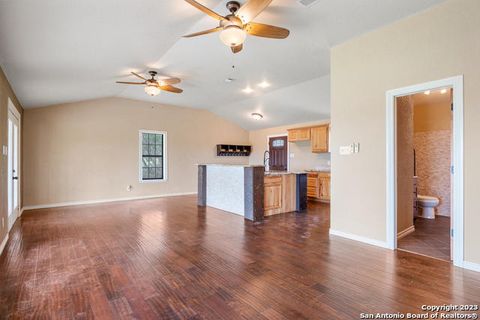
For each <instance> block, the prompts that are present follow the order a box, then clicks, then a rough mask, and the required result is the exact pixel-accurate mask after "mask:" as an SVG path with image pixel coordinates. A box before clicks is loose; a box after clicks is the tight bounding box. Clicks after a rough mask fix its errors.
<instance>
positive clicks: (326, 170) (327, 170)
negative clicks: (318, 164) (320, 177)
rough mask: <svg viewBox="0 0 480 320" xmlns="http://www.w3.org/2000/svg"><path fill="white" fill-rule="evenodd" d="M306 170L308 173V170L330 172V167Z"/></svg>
mask: <svg viewBox="0 0 480 320" xmlns="http://www.w3.org/2000/svg"><path fill="white" fill-rule="evenodd" d="M305 172H307V173H308V172H328V173H330V169H327V168H325V169H311V170H305Z"/></svg>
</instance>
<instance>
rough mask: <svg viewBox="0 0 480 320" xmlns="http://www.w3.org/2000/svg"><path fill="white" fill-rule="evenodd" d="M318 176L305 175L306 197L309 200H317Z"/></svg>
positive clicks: (318, 194)
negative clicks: (309, 198)
mask: <svg viewBox="0 0 480 320" xmlns="http://www.w3.org/2000/svg"><path fill="white" fill-rule="evenodd" d="M318 182H319V181H318V175H317V174H312V173H309V174H308V175H307V196H308V197H311V198H318V197H319V196H320V193H319V184H318Z"/></svg>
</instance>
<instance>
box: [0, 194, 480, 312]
mask: <svg viewBox="0 0 480 320" xmlns="http://www.w3.org/2000/svg"><path fill="white" fill-rule="evenodd" d="M329 221H330V220H329V206H328V205H325V204H320V203H311V204H309V207H308V210H307V213H304V214H295V213H291V214H281V215H277V216H272V217H269V218H268V219H266V220H265V221H264V222H261V223H252V222H249V221H244V220H243V219H242V217H239V216H237V215H233V214H229V213H225V212H222V211H219V210H216V209H212V208H198V207H197V206H196V198H195V197H194V196H186V197H172V198H163V199H152V200H144V201H132V202H123V203H111V204H99V205H90V206H82V207H66V208H55V209H42V210H36V211H30V212H25V213H24V215H23V216H22V218H21V219H20V220H19V221H18V222H17V223H16V224H15V226H14V227H13V229H12V232H11V235H10V240H9V241H8V243H7V246H6V248H5V251H4V253H3V255H2V256H1V258H0V284H1V286H0V319H3V318H6V319H29V318H38V319H42V318H43V319H229V320H230V319H259V320H264V319H280V320H284V319H349V318H352V319H355V318H358V317H359V314H360V313H361V312H397V311H411V312H419V311H420V310H419V307H420V305H422V304H443V303H446V304H448V303H456V304H468V303H478V301H479V297H480V275H479V274H478V273H475V272H469V271H466V270H462V269H458V268H455V267H453V266H452V265H451V264H450V263H448V262H443V261H439V260H435V259H429V258H427V257H423V256H419V255H414V254H410V253H407V252H401V251H398V252H393V251H390V250H386V249H381V248H377V247H374V246H370V245H366V244H362V243H358V242H354V241H350V240H347V239H343V238H339V237H334V236H329V234H328V229H329Z"/></svg>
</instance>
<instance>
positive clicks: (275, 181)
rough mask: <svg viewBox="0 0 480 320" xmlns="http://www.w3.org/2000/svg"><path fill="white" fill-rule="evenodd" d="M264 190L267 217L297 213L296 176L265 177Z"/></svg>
mask: <svg viewBox="0 0 480 320" xmlns="http://www.w3.org/2000/svg"><path fill="white" fill-rule="evenodd" d="M264 188H265V190H264V210H265V216H271V215H274V214H279V213H284V212H292V211H295V207H296V175H295V174H283V175H278V176H275V175H274V176H265V179H264Z"/></svg>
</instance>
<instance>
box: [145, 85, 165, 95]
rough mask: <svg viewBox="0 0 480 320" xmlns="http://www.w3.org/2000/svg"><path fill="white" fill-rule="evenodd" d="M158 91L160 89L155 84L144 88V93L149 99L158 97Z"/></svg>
mask: <svg viewBox="0 0 480 320" xmlns="http://www.w3.org/2000/svg"><path fill="white" fill-rule="evenodd" d="M160 91H162V90H160V88H159V87H158V86H157V85H156V84H155V85H153V84H152V85H150V84H148V85H147V86H146V87H145V93H146V94H148V95H149V96H151V97H154V96H158V95H159V94H160Z"/></svg>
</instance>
